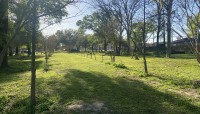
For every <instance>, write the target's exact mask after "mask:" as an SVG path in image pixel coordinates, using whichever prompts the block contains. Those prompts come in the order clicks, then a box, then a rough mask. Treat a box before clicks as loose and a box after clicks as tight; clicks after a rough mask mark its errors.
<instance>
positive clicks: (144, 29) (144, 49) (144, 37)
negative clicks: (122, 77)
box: [143, 0, 148, 74]
mask: <svg viewBox="0 0 200 114" xmlns="http://www.w3.org/2000/svg"><path fill="white" fill-rule="evenodd" d="M145 9H146V7H145V0H144V28H143V62H144V71H145V73H146V74H148V69H147V62H146V20H145Z"/></svg>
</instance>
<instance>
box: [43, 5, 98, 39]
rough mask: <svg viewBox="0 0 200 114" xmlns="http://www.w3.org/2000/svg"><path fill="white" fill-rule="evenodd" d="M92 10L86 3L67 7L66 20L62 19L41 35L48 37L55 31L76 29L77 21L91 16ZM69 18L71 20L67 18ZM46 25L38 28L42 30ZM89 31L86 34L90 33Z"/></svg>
mask: <svg viewBox="0 0 200 114" xmlns="http://www.w3.org/2000/svg"><path fill="white" fill-rule="evenodd" d="M93 10H94V9H92V8H91V7H90V6H89V5H88V4H86V3H77V4H76V5H73V6H68V7H67V11H68V13H69V15H68V19H66V17H64V19H66V20H63V21H62V22H61V23H58V24H54V25H52V26H50V27H48V28H46V29H44V30H43V31H42V33H43V35H45V36H49V35H52V34H54V33H55V32H56V31H57V30H65V29H78V27H77V26H76V22H77V21H78V20H81V19H82V18H83V17H84V16H85V15H88V14H91V13H92V12H93ZM69 17H71V18H69ZM46 26H47V25H45V24H42V23H41V25H40V28H44V27H46ZM90 32H91V31H89V32H88V33H90Z"/></svg>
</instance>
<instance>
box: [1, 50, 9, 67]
mask: <svg viewBox="0 0 200 114" xmlns="http://www.w3.org/2000/svg"><path fill="white" fill-rule="evenodd" d="M2 50H3V46H0V52H1V51H2ZM5 67H8V56H7V52H6V54H5V55H4V57H3V62H2V64H1V67H0V68H5Z"/></svg>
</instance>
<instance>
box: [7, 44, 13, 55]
mask: <svg viewBox="0 0 200 114" xmlns="http://www.w3.org/2000/svg"><path fill="white" fill-rule="evenodd" d="M8 49H9V56H13V50H12V47H11V46H9V48H8Z"/></svg>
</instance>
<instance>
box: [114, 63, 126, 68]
mask: <svg viewBox="0 0 200 114" xmlns="http://www.w3.org/2000/svg"><path fill="white" fill-rule="evenodd" d="M113 66H114V67H116V68H122V69H127V67H126V66H125V65H124V64H123V63H113Z"/></svg>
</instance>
